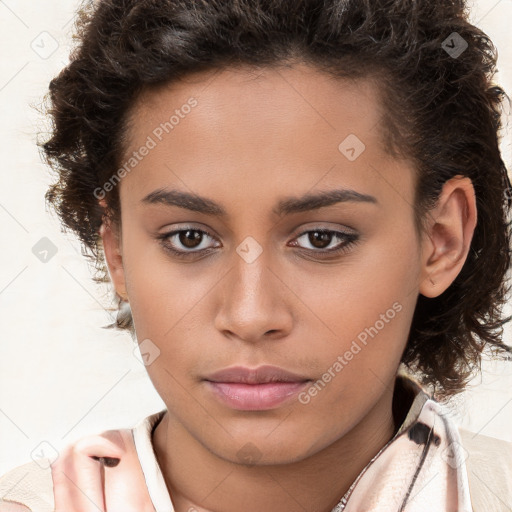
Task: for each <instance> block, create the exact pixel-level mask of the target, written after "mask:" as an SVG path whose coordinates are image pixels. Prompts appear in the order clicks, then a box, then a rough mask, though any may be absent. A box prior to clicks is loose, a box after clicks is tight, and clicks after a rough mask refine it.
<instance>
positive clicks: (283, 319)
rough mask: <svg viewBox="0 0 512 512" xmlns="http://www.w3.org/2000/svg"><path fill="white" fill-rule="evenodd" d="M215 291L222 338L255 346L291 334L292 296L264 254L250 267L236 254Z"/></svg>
mask: <svg viewBox="0 0 512 512" xmlns="http://www.w3.org/2000/svg"><path fill="white" fill-rule="evenodd" d="M271 266H272V267H273V268H271ZM217 291H218V294H219V295H218V299H219V300H218V309H217V313H216V317H215V327H216V328H217V329H218V330H219V332H221V333H222V334H223V335H224V336H227V337H229V338H232V339H238V340H241V341H243V342H247V343H256V342H258V341H264V340H269V339H272V340H277V339H280V338H283V337H286V336H287V335H288V334H289V333H290V331H291V329H292V324H293V314H292V305H293V304H292V299H291V298H292V297H293V293H292V292H291V291H290V289H289V288H288V287H287V285H286V283H285V279H283V276H280V272H279V271H278V270H277V267H276V265H275V264H274V265H272V263H271V262H270V261H269V258H267V256H266V254H265V251H263V253H262V254H260V255H259V257H258V258H256V260H254V261H252V262H251V263H249V262H247V261H245V260H244V259H243V258H242V257H239V256H238V254H236V255H235V257H234V263H233V267H232V268H231V270H230V271H229V272H228V274H227V275H226V276H225V278H224V279H223V282H222V285H221V286H220V287H219V288H218V290H217Z"/></svg>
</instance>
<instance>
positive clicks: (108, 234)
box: [99, 220, 128, 302]
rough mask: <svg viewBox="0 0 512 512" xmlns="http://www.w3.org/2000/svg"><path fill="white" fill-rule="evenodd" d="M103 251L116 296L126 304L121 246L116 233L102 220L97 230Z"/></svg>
mask: <svg viewBox="0 0 512 512" xmlns="http://www.w3.org/2000/svg"><path fill="white" fill-rule="evenodd" d="M99 233H100V236H101V239H102V242H103V251H104V253H105V261H106V263H107V267H108V270H109V273H110V278H111V280H112V283H113V285H114V288H115V290H116V292H117V294H118V295H119V296H120V297H121V298H122V299H123V300H125V301H127V302H128V294H127V293H126V281H125V274H124V265H123V256H122V252H121V244H120V240H119V237H118V235H117V233H116V232H115V230H114V228H113V227H112V225H111V224H110V223H109V222H108V221H107V220H104V221H103V223H102V225H101V227H100V230H99Z"/></svg>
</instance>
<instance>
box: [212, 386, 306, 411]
mask: <svg viewBox="0 0 512 512" xmlns="http://www.w3.org/2000/svg"><path fill="white" fill-rule="evenodd" d="M207 383H208V385H209V387H210V389H212V391H213V392H214V394H215V395H216V396H217V398H219V399H220V400H221V402H223V403H224V404H226V405H228V406H229V407H231V408H233V409H239V410H243V411H261V410H266V409H275V408H276V407H279V406H280V405H281V404H283V403H284V402H286V401H289V400H291V399H292V398H294V397H295V396H296V395H297V394H298V393H299V392H300V391H301V389H303V388H305V387H306V386H307V385H308V383H309V381H302V382H267V383H264V384H242V383H240V382H212V381H207Z"/></svg>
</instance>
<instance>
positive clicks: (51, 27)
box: [0, 0, 512, 474]
mask: <svg viewBox="0 0 512 512" xmlns="http://www.w3.org/2000/svg"><path fill="white" fill-rule="evenodd" d="M77 5H78V3H77V2H76V0H66V1H64V0H44V1H39V0H38V1H34V0H0V112H1V117H0V151H1V153H0V154H1V168H2V171H1V172H0V235H1V240H2V242H1V250H0V340H1V341H0V344H1V345H0V346H1V357H0V474H3V473H4V472H5V471H7V470H8V469H9V468H11V467H14V466H16V465H19V464H22V463H24V462H28V461H29V460H30V457H31V453H33V452H34V450H35V451H38V450H40V448H38V447H39V446H40V443H41V442H43V441H46V442H49V443H50V444H51V445H52V446H54V447H55V448H56V449H57V450H58V449H59V448H60V447H62V446H63V445H65V444H67V443H69V442H71V441H72V440H74V439H77V438H79V437H82V436H83V435H86V434H89V433H97V432H99V431H101V430H105V429H108V428H118V427H127V426H132V425H133V424H134V423H135V422H137V421H139V420H140V419H141V418H143V417H144V416H146V415H148V414H150V413H152V412H155V411H156V410H159V409H160V408H163V402H162V401H161V399H160V398H159V396H158V395H157V394H156V392H155V391H154V389H153V386H152V384H151V382H150V381H149V378H148V377H147V375H146V370H145V368H144V366H143V365H142V364H141V362H140V360H139V359H138V358H137V357H136V356H135V355H134V353H133V350H134V344H133V342H132V341H131V339H130V337H129V335H128V334H124V333H123V334H119V333H115V332H114V331H110V330H104V329H101V326H102V325H106V324H107V323H110V322H111V321H112V320H113V317H112V316H111V315H110V314H109V313H108V312H107V311H105V310H104V309H103V308H104V306H108V304H109V300H108V295H107V294H106V293H105V292H106V289H100V288H98V287H97V286H96V285H95V284H94V283H93V281H92V280H91V272H90V270H89V268H88V266H87V263H86V261H85V259H84V258H83V257H82V256H81V254H80V247H79V245H78V243H77V242H76V241H75V240H74V239H73V238H71V235H68V236H65V235H63V234H62V233H61V232H60V228H59V224H58V222H57V220H56V219H54V218H52V217H51V216H50V215H49V214H48V213H47V212H46V211H45V205H44V192H45V190H46V187H47V185H48V183H49V182H50V177H49V174H48V171H47V169H46V167H45V166H44V165H43V164H42V163H41V161H40V157H39V154H38V151H37V148H36V146H35V134H36V132H37V130H38V128H40V126H41V121H40V119H38V115H37V113H36V112H35V111H34V110H33V109H31V108H30V106H29V105H30V104H31V103H38V102H39V100H40V99H41V98H42V96H43V94H44V93H45V92H46V89H47V86H48V82H49V81H50V79H51V78H52V77H53V76H54V75H56V74H57V72H58V71H59V70H60V69H61V68H62V67H63V66H64V65H65V64H66V62H67V57H68V53H69V49H70V31H71V29H72V27H73V23H72V22H73V14H74V9H75V7H76V6H77ZM472 12H473V20H474V21H475V22H477V24H478V25H479V26H481V27H482V28H483V29H484V30H485V31H486V32H487V33H488V34H489V35H490V36H491V38H492V39H493V40H494V41H495V44H496V45H497V47H498V49H499V55H500V59H499V70H500V74H499V81H500V83H501V84H502V85H504V86H505V88H506V89H507V90H508V91H509V93H510V94H511V95H512V32H511V31H510V28H509V25H510V21H509V20H511V19H512V1H511V0H501V1H500V0H480V1H478V2H476V3H475V4H474V7H473V9H472ZM507 20H508V21H507ZM508 137H509V139H508V146H505V145H504V146H503V150H504V152H505V157H506V161H507V163H508V165H509V168H510V167H511V163H512V159H511V157H510V154H511V147H510V130H509V132H508ZM43 238H48V239H49V240H50V241H51V244H52V245H53V246H54V247H55V250H56V251H57V252H56V254H55V255H54V256H53V257H52V258H51V259H50V260H49V261H48V262H47V263H43V262H41V261H40V260H39V259H38V258H37V257H36V256H35V255H34V253H33V247H34V246H35V245H36V244H37V243H46V244H47V243H48V242H40V241H41V239H43ZM506 337H507V339H508V340H509V341H510V329H507V331H506ZM453 412H454V414H456V415H457V417H458V418H459V421H460V422H461V423H462V424H463V425H464V426H465V427H466V428H469V429H471V430H473V431H479V432H481V433H483V434H486V435H491V436H496V437H500V438H503V439H507V440H509V441H512V428H511V427H510V425H511V424H512V362H510V363H502V364H486V365H485V372H484V376H483V380H482V381H481V380H480V379H477V380H476V381H475V383H474V387H473V388H472V389H470V390H469V391H468V393H466V394H465V395H463V396H461V397H460V398H458V399H457V400H456V401H455V402H454V403H453ZM43 447H46V448H44V449H48V445H46V444H45V445H43Z"/></svg>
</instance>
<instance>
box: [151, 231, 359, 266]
mask: <svg viewBox="0 0 512 512" xmlns="http://www.w3.org/2000/svg"><path fill="white" fill-rule="evenodd" d="M186 231H193V232H196V233H200V234H201V235H207V236H209V237H211V238H214V236H213V235H212V234H211V233H209V232H208V231H205V230H203V229H197V228H192V227H184V228H182V229H177V230H175V231H171V232H170V233H164V234H162V235H159V236H158V237H157V238H158V240H159V241H160V243H161V244H162V246H163V248H164V249H165V250H166V251H168V252H170V253H171V254H172V255H173V256H175V257H177V258H189V257H191V256H197V255H198V254H205V253H207V252H211V251H212V250H213V249H214V248H207V249H200V250H190V251H180V250H177V249H174V248H173V247H171V246H170V245H169V239H170V238H172V237H173V236H175V235H178V234H180V233H183V232H186ZM309 233H322V234H325V233H329V234H332V235H334V236H335V237H338V238H341V239H344V240H345V241H344V242H342V243H341V245H339V246H338V247H337V248H335V249H332V248H331V249H318V250H315V249H302V250H303V251H306V252H309V253H314V254H315V255H317V256H318V255H319V256H322V255H326V256H332V255H337V254H342V253H345V252H347V251H348V250H349V249H350V248H351V247H352V246H353V245H355V244H356V243H357V242H358V240H359V236H358V235H356V234H354V233H344V232H343V231H335V230H332V229H325V228H319V229H309V230H307V231H303V232H302V233H300V234H299V235H298V236H297V237H296V239H299V238H301V237H302V236H304V235H308V234H309ZM201 243H202V240H201ZM329 243H330V242H329Z"/></svg>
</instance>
